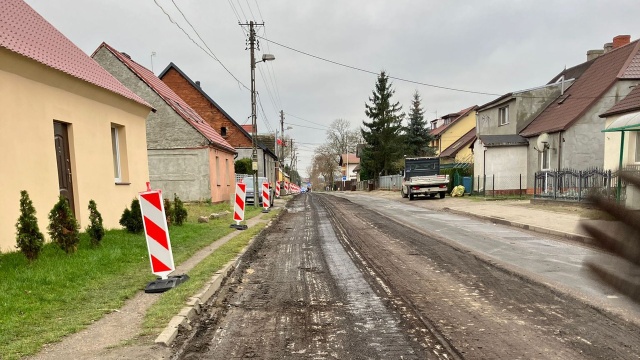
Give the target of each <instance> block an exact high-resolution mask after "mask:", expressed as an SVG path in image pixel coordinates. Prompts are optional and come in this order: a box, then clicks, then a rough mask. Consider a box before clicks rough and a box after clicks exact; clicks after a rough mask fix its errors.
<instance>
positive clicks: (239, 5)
mask: <svg viewBox="0 0 640 360" xmlns="http://www.w3.org/2000/svg"><path fill="white" fill-rule="evenodd" d="M237 2H238V7H239V8H240V12H241V13H242V16H244V21H247V20H248V18H247V15H246V14H245V13H244V9H242V5H241V4H240V0H237Z"/></svg>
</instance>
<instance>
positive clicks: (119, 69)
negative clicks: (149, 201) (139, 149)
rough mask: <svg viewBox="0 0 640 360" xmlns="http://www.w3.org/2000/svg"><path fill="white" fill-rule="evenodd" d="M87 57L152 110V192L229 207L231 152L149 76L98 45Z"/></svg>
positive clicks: (149, 130)
mask: <svg viewBox="0 0 640 360" xmlns="http://www.w3.org/2000/svg"><path fill="white" fill-rule="evenodd" d="M92 57H93V58H94V59H95V60H96V61H97V62H98V63H99V64H100V65H102V66H103V67H104V68H105V69H106V70H107V71H109V72H110V73H111V74H113V75H114V76H115V77H116V78H117V79H118V80H120V81H121V82H122V83H123V84H125V85H126V86H127V87H128V88H130V89H134V91H135V92H136V93H137V94H138V95H139V96H140V97H142V98H143V99H145V100H146V101H147V102H149V103H150V104H151V105H153V107H154V108H155V109H156V110H157V111H156V112H154V113H151V114H149V116H148V117H147V153H148V164H149V178H150V180H151V185H152V187H153V188H159V189H161V190H162V191H163V192H164V193H165V194H167V195H168V196H172V195H173V194H174V193H175V194H177V195H178V196H180V198H181V199H182V200H184V201H202V200H211V201H212V202H223V201H229V200H230V199H231V195H232V194H233V193H234V191H235V186H234V184H235V172H234V163H233V161H234V157H235V155H236V153H237V152H236V150H235V149H234V148H233V146H231V145H230V144H229V143H228V142H227V141H226V140H225V139H224V138H223V137H222V136H221V135H220V134H219V133H217V132H216V130H214V128H212V127H211V125H209V124H208V123H207V122H206V121H205V120H204V119H202V117H200V115H198V113H197V112H196V111H194V110H193V109H192V108H191V107H190V106H189V105H188V104H187V103H186V102H184V100H182V98H180V97H179V96H178V95H177V94H176V93H175V92H174V91H173V90H171V89H170V88H169V87H168V86H167V85H166V84H165V83H164V82H162V81H161V80H160V79H159V78H158V77H156V76H155V75H154V74H153V72H151V71H150V70H148V69H147V68H145V67H143V66H142V65H140V64H138V63H137V62H135V61H133V60H132V59H131V57H130V56H129V55H127V54H125V53H122V52H119V51H117V50H116V49H114V48H113V47H111V46H109V45H108V44H106V43H102V44H101V45H100V46H99V47H98V48H97V49H96V51H95V52H94V53H93V55H92Z"/></svg>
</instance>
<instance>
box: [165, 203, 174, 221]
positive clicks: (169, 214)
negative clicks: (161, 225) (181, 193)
mask: <svg viewBox="0 0 640 360" xmlns="http://www.w3.org/2000/svg"><path fill="white" fill-rule="evenodd" d="M164 215H165V217H166V218H167V226H171V224H172V223H173V216H174V215H173V206H172V205H171V200H169V199H168V198H167V199H164Z"/></svg>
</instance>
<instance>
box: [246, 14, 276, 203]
mask: <svg viewBox="0 0 640 360" xmlns="http://www.w3.org/2000/svg"><path fill="white" fill-rule="evenodd" d="M253 26H254V23H253V21H252V22H250V25H249V45H250V49H251V126H252V129H251V130H252V132H251V145H252V147H253V151H252V153H251V170H253V205H254V206H255V207H258V206H259V205H260V204H259V203H258V199H259V198H260V197H259V196H258V191H259V189H258V148H257V142H256V137H257V135H258V134H257V132H258V127H257V125H256V63H259V62H265V61H272V60H275V59H276V57H275V56H273V55H271V54H262V60H261V61H256V58H255V54H254V51H255V47H256V46H255V45H256V31H255V29H254V27H253Z"/></svg>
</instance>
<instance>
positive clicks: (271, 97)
mask: <svg viewBox="0 0 640 360" xmlns="http://www.w3.org/2000/svg"><path fill="white" fill-rule="evenodd" d="M258 72H259V73H260V77H261V78H262V82H264V86H265V88H266V89H267V95H269V99H270V100H271V105H273V109H274V110H277V109H278V106H277V105H276V102H275V100H274V98H273V93H272V92H271V89H270V88H269V83H267V81H266V80H265V78H264V73H263V72H262V69H261V68H260V67H258Z"/></svg>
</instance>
